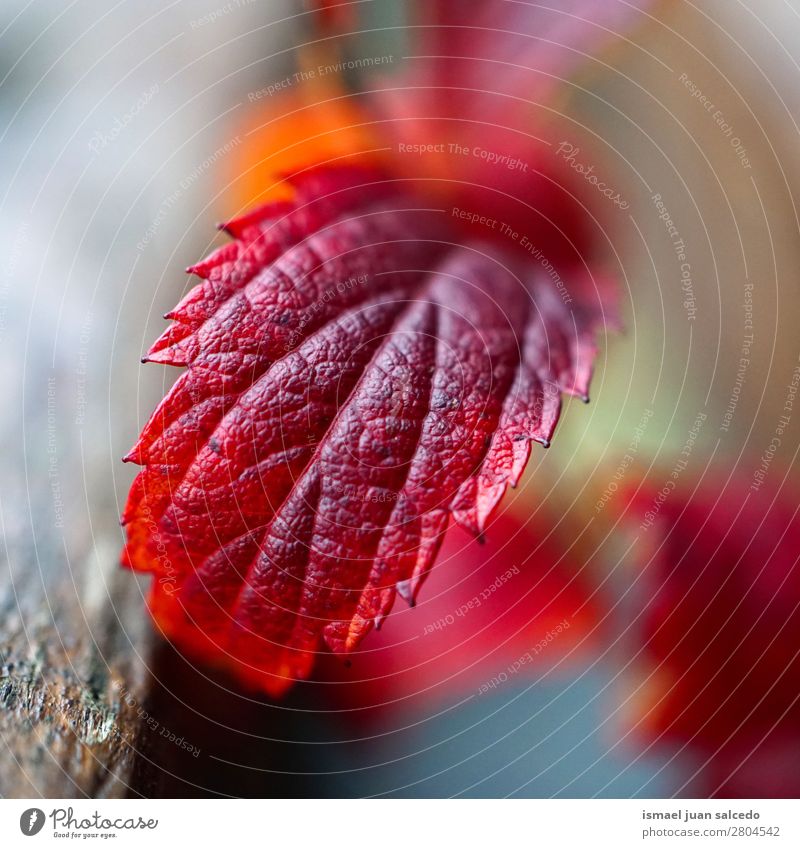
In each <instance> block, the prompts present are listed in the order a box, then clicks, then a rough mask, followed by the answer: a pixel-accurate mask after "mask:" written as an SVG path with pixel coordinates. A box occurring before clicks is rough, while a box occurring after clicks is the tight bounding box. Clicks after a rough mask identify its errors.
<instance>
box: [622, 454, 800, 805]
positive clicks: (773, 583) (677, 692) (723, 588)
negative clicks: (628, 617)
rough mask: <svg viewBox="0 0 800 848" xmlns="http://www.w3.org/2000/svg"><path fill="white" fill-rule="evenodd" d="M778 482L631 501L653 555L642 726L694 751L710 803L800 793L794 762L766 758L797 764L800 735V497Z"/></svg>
mask: <svg viewBox="0 0 800 848" xmlns="http://www.w3.org/2000/svg"><path fill="white" fill-rule="evenodd" d="M771 473H772V474H773V475H774V480H773V481H769V482H768V483H767V484H766V485H764V487H763V488H761V484H760V483H759V484H758V485H755V484H753V478H750V479H747V478H742V477H740V476H734V477H733V478H732V479H731V480H730V481H728V482H727V484H726V482H725V481H723V480H718V481H717V480H712V481H710V482H705V483H703V484H701V485H700V486H698V487H697V489H696V491H695V492H694V493H693V494H692V497H691V499H689V498H687V497H685V496H684V495H683V494H681V493H680V491H679V490H677V489H676V490H674V491H673V492H672V493H671V494H670V495H669V497H668V498H666V499H665V498H664V497H663V490H660V489H658V488H657V487H655V486H645V487H644V488H643V490H642V492H641V493H640V494H639V495H638V497H637V498H636V499H634V500H633V502H632V510H631V516H632V518H633V521H634V522H636V523H638V522H639V521H640V520H641V518H642V516H644V517H645V521H646V522H647V523H646V525H645V526H646V528H647V533H648V534H650V535H651V536H652V538H647V541H648V543H649V544H650V546H651V548H652V551H653V554H652V557H651V558H650V559H648V560H645V559H644V557H642V571H643V578H644V579H645V580H647V586H646V595H647V597H648V598H649V600H648V602H647V604H646V606H645V608H644V610H643V619H642V622H643V624H642V632H641V636H642V639H643V643H644V646H643V655H644V657H645V659H646V660H647V661H648V663H647V665H648V671H647V676H646V678H645V680H644V682H643V683H642V684H640V688H643V689H644V691H645V693H646V698H645V699H644V700H645V703H646V712H645V714H644V715H642V716H641V717H640V720H639V723H638V727H639V729H640V731H642V732H643V733H644V734H646V735H647V736H648V737H650V738H652V739H654V740H659V741H668V742H671V743H672V744H674V745H676V746H680V747H681V750H682V749H683V748H684V747H689V749H690V750H691V751H692V752H693V753H694V754H695V756H696V758H697V760H698V763H699V764H700V769H701V770H702V779H703V780H704V781H705V783H706V786H704V788H703V790H702V792H703V793H704V794H705V793H709V792H710V793H712V794H720V795H722V796H730V795H740V796H742V795H743V797H752V796H754V795H755V796H761V795H762V794H764V795H767V796H775V795H779V794H783V793H785V792H789V793H792V792H794V793H795V794H796V793H797V791H798V785H800V783H799V782H798V779H797V768H796V763H795V765H794V768H791V767H788V764H787V763H786V762H784V761H782V758H780V757H776V756H770V755H767V753H766V752H770V751H772V752H773V754H774V753H775V751H776V750H781V749H782V750H783V751H784V757H788V758H791V756H792V755H794V756H795V757H796V749H797V746H798V739H799V738H800V699H799V698H798V685H797V680H798V674H800V567H799V566H798V555H800V524H799V523H798V518H797V512H798V510H797V508H796V506H795V504H797V503H798V496H797V492H796V491H795V490H794V489H793V488H792V487H791V486H789V485H788V484H787V485H786V486H785V487H784V488H783V489H782V490H781V489H779V487H778V486H777V485H776V483H777V482H778V480H779V479H780V472H779V470H778V469H777V468H774V469H772V472H771ZM639 532H640V533H641V532H642V531H641V530H639ZM640 700H642V699H641V698H640ZM779 740H780V741H779ZM789 745H791V746H793V747H794V749H795V750H794V751H793V752H792V754H789V750H790V748H789ZM754 755H755V756H754ZM700 769H699V770H700ZM789 773H791V775H792V778H791V780H789V779H788V775H789ZM779 779H784V780H785V782H784V783H783V785H782V787H781V788H780V790H779V789H778V788H777V786H776V781H778V780H779Z"/></svg>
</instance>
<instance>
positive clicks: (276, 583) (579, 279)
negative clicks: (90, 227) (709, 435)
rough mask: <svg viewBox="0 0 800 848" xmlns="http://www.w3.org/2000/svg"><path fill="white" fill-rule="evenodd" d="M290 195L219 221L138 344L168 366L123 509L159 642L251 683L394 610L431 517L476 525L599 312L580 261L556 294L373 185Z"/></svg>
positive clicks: (278, 681)
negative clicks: (162, 326)
mask: <svg viewBox="0 0 800 848" xmlns="http://www.w3.org/2000/svg"><path fill="white" fill-rule="evenodd" d="M291 182H292V185H293V186H294V187H295V190H296V197H295V200H294V201H293V202H291V203H286V202H280V203H272V204H269V205H267V206H265V207H263V208H262V209H260V210H258V211H257V212H256V213H252V214H250V215H247V216H245V217H244V218H241V219H239V220H236V221H232V222H230V223H229V224H228V225H227V226H226V227H225V229H226V230H227V231H228V232H229V233H230V234H231V235H233V236H234V239H235V240H234V241H233V242H231V243H230V244H228V245H226V246H225V247H223V248H221V249H220V250H218V251H217V252H216V253H214V254H212V256H210V257H209V258H208V259H207V260H205V261H204V262H201V263H200V264H199V265H197V266H196V267H195V268H193V269H191V270H192V271H193V272H194V273H196V274H197V275H198V276H200V277H201V278H202V279H203V282H202V283H200V285H198V286H197V287H196V288H195V289H194V290H192V291H191V292H190V293H189V294H188V295H187V297H186V298H185V299H184V300H183V302H182V303H181V304H180V305H179V306H178V307H177V308H176V309H175V310H174V311H173V312H172V313H170V317H171V318H172V319H174V323H173V324H172V326H171V327H170V328H169V329H168V330H167V331H166V332H165V333H164V335H163V336H162V337H161V338H160V339H159V340H158V341H157V342H156V343H155V344H154V345H153V347H152V349H151V351H150V352H149V353H148V356H147V359H148V360H150V361H156V362H162V363H168V364H172V365H182V366H187V368H188V370H187V371H186V372H185V373H184V374H183V375H182V376H181V378H180V379H179V380H178V381H177V382H176V383H175V385H174V387H173V388H172V390H171V391H170V392H169V394H168V395H167V397H166V398H165V399H164V400H163V401H162V403H161V405H160V406H159V408H158V409H157V410H156V412H155V413H154V414H153V416H152V418H151V419H150V421H149V422H148V424H147V425H146V426H145V428H144V430H143V432H142V434H141V437H140V439H139V441H138V442H137V444H136V446H135V447H134V449H133V450H132V451H131V453H130V454H129V456H128V457H127V459H130V460H133V461H136V462H138V463H140V464H142V465H144V466H145V468H144V470H143V471H142V472H141V473H140V474H139V476H138V477H137V479H136V481H135V483H134V485H133V488H132V490H131V494H130V497H129V501H128V504H127V506H126V509H125V513H124V516H123V522H124V523H125V524H126V526H127V532H128V544H127V547H126V551H125V559H126V561H127V563H128V564H129V565H130V566H132V567H133V568H136V569H138V570H142V571H150V572H153V574H154V576H155V579H154V582H153V593H152V597H151V607H152V610H153V612H154V615H155V617H156V619H157V621H158V623H159V624H160V626H161V627H162V629H163V630H164V631H165V632H166V634H167V635H168V636H169V637H170V638H172V639H173V640H174V641H176V642H177V643H179V644H181V645H182V646H184V647H185V648H186V649H188V650H190V651H193V652H194V653H196V654H197V655H199V656H201V657H203V658H207V659H208V658H213V659H216V660H217V661H219V662H223V663H225V664H227V665H228V666H230V667H231V668H232V669H234V670H235V672H236V673H237V674H238V675H239V676H240V678H242V679H245V680H249V681H251V682H253V683H254V684H256V685H257V686H259V687H260V688H263V689H265V690H266V691H268V692H271V693H273V694H277V693H279V692H281V691H282V690H283V689H285V688H286V686H287V685H289V683H290V682H291V680H293V679H296V678H302V677H305V676H307V674H308V673H309V671H310V668H311V665H312V663H313V659H314V653H315V652H316V651H317V650H319V648H320V647H321V642H322V640H323V639H324V641H325V642H326V643H327V645H328V646H329V647H330V648H331V649H333V650H334V651H349V650H351V649H352V648H354V647H355V646H356V645H357V644H358V643H359V642H360V641H361V639H362V638H363V637H364V636H365V635H366V634H367V633H368V632H369V630H370V629H371V628H372V627H373V626H374V624H375V623H376V622H378V621H380V619H381V618H382V617H383V616H385V615H386V614H387V613H388V612H389V610H390V608H391V606H392V603H393V601H394V598H395V594H396V592H399V593H400V594H401V595H402V596H403V597H404V598H405V599H406V600H408V601H409V602H411V603H413V601H414V598H415V597H416V594H417V592H418V591H419V587H420V585H421V583H422V581H423V580H424V578H425V575H426V574H427V572H428V570H429V569H430V567H431V565H432V563H433V560H434V558H435V556H436V552H437V550H438V548H439V545H440V543H441V540H442V535H443V533H444V531H445V529H446V527H447V524H448V521H449V518H450V516H451V515H452V516H453V517H454V518H455V519H456V521H457V522H458V523H460V524H461V525H463V526H464V527H466V528H468V529H469V530H471V531H472V532H473V533H476V534H480V533H481V532H482V530H483V528H484V526H485V523H486V520H487V518H488V516H489V515H490V514H491V512H492V510H493V509H494V507H495V506H496V505H497V503H498V501H499V500H500V498H501V497H502V495H503V493H504V492H505V490H506V488H507V486H508V485H509V484H510V485H514V484H516V482H517V481H518V479H519V477H520V475H521V474H522V471H523V468H524V466H525V463H526V461H527V458H528V455H529V452H530V442H531V441H532V440H534V441H539V442H541V443H543V444H545V445H546V444H548V443H549V440H550V438H551V436H552V434H553V429H554V427H555V424H556V421H557V419H558V416H559V410H560V404H561V400H560V395H561V392H567V393H570V394H574V395H578V396H581V397H583V396H585V395H586V393H587V391H588V385H589V379H590V375H591V365H592V359H593V356H594V353H595V345H594V341H593V336H594V332H595V331H596V330H597V329H598V328H599V327H600V325H601V324H602V321H603V319H604V314H603V309H602V305H601V304H600V302H599V300H598V298H597V296H596V295H593V296H590V295H591V294H592V292H593V288H592V286H593V281H592V280H591V279H590V278H589V276H588V273H587V271H586V270H585V267H583V266H580V267H579V266H577V265H576V266H575V267H573V268H570V269H566V268H565V269H562V270H563V274H562V278H563V279H564V280H565V281H567V282H566V284H567V286H568V287H569V292H570V296H569V297H566V296H564V293H563V292H562V293H559V291H558V289H557V287H556V286H555V285H554V283H553V280H552V278H551V277H550V276H549V275H548V274H547V273H546V272H545V270H544V269H543V268H542V265H541V263H539V262H532V261H531V259H530V256H529V255H527V254H526V253H525V252H524V251H515V252H511V251H510V250H509V249H508V247H507V246H506V245H503V244H502V243H500V242H488V241H486V242H478V241H473V242H468V241H467V242H465V240H464V235H463V233H462V232H461V230H459V229H456V228H455V227H454V225H453V223H452V222H453V218H452V216H449V215H447V214H446V213H445V212H443V211H437V210H430V209H426V208H425V206H426V204H425V200H424V198H419V197H418V196H415V195H414V194H413V192H411V191H409V190H402V189H401V188H399V187H398V184H397V183H395V182H392V181H391V180H389V179H387V178H385V177H383V176H382V175H380V174H377V173H375V172H371V171H367V170H365V169H360V168H354V167H351V168H324V169H323V168H319V169H314V170H310V171H307V172H306V173H304V174H303V175H302V176H299V177H296V178H294V179H292V180H291ZM570 297H572V298H574V300H573V302H572V303H570V302H569V299H570ZM576 304H577V305H576Z"/></svg>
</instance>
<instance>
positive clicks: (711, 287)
mask: <svg viewBox="0 0 800 848" xmlns="http://www.w3.org/2000/svg"><path fill="white" fill-rule="evenodd" d="M356 5H357V6H358V7H359V8H358V10H357V11H358V18H357V22H356V23H355V24H354V23H352V22H348V23H346V24H341V26H342V27H343V29H344V30H345V31H346V32H349V31H350V30H352V29H355V30H358V32H357V33H356V34H354V35H343V36H341V37H336V36H329V37H327V38H328V39H329V40H331V41H333V42H335V45H334V49H335V51H336V54H337V55H338V56H339V57H340V59H342V60H347V59H350V60H353V59H359V58H362V59H363V58H364V57H384V59H386V57H391V58H390V60H389V61H384V62H383V63H382V64H381V65H380V67H372V68H370V67H369V66H368V63H364V62H361V63H353V62H352V61H351V62H350V65H351V66H350V67H347V66H346V67H343V68H342V69H341V70H339V71H337V72H335V73H333V74H332V76H333V77H335V79H332V80H330V84H331V86H337V87H338V86H343V87H349V88H351V89H353V90H356V89H367V90H368V89H369V88H370V86H371V85H374V84H377V83H376V80H377V79H379V78H380V79H385V75H386V74H396V73H402V72H403V69H404V68H406V67H407V66H408V65H409V64H410V63H411V64H413V62H414V61H415V60H414V58H410V57H413V55H414V50H415V41H414V39H415V37H416V32H415V30H414V28H413V27H409V26H408V24H409V21H410V7H411V4H406V3H391V2H388V0H365V2H362V3H359V4H356ZM315 22H316V17H315V14H314V13H312V12H311V11H310V10H309V9H307V8H306V6H304V5H302V4H300V3H297V2H288V1H287V2H277V0H230V2H227V3H222V2H220V0H178V2H172V3H162V2H150V0H137V2H135V3H134V2H132V0H120V2H117V3H114V4H109V3H101V2H99V0H74V2H66V0H65V2H59V3H51V2H45V1H44V0H30V2H21V0H5V2H4V3H3V4H2V9H0V191H1V192H2V200H1V201H0V216H1V218H2V226H0V346H2V356H1V357H0V379H2V398H3V400H4V403H3V408H2V416H0V428H1V429H0V439H2V472H1V474H2V477H1V478H0V518H2V536H3V549H2V553H3V557H4V560H5V562H4V565H3V570H2V572H0V574H2V580H0V604H1V606H0V738H2V745H1V746H0V794H2V795H3V796H17V797H33V796H37V795H40V794H41V795H44V796H75V795H96V796H105V795H131V796H139V795H163V796H194V795H199V794H211V795H251V796H258V795H263V796H293V795H300V796H308V797H317V796H363V795H381V796H386V795H388V796H398V797H409V796H424V797H428V796H435V797H440V796H478V797H498V796H517V797H551V796H564V797H595V796H599V797H631V796H642V797H671V796H682V795H683V796H700V797H705V796H711V795H733V796H735V795H742V796H745V797H746V796H748V795H757V794H767V795H769V794H789V795H792V794H795V793H797V792H798V791H800V787H799V786H798V785H797V777H796V775H795V776H794V777H792V775H793V772H794V769H793V768H792V765H791V764H792V763H793V762H796V755H797V754H798V753H800V720H798V715H797V714H798V698H800V686H799V684H798V680H800V677H799V676H798V675H797V673H796V672H797V671H798V669H797V658H798V651H800V626H798V625H800V621H798V618H797V609H798V602H800V588H798V578H797V555H798V554H799V553H800V541H798V540H800V530H799V529H798V525H797V519H796V510H797V507H798V504H800V500H799V499H798V491H800V483H798V480H797V475H796V462H797V451H798V448H800V401H798V400H796V394H797V391H798V386H800V370H798V369H800V335H798V331H797V322H798V317H800V288H798V279H797V271H796V268H797V266H798V262H800V238H798V235H799V226H798V225H799V222H798V209H797V198H798V190H799V189H800V164H799V163H800V160H798V157H797V155H796V149H797V144H798V140H799V137H800V128H798V119H799V118H800V86H798V84H797V83H798V79H800V66H799V65H798V60H799V59H800V3H798V2H797V1H796V0H737V2H735V3H734V2H730V0H698V2H694V3H691V2H688V0H664V2H661V3H656V4H654V5H653V6H652V7H651V8H650V9H649V11H648V12H647V13H638V14H637V17H636V22H635V26H633V27H632V28H631V29H630V31H627V32H626V33H625V35H624V36H623V37H621V38H618V39H612V41H613V43H609V44H607V45H606V47H605V48H604V49H603V51H602V52H601V53H599V54H598V57H597V58H591V59H587V61H586V62H583V63H579V66H578V67H576V68H575V71H574V73H571V74H570V82H569V83H563V85H560V86H559V87H558V89H557V92H556V94H555V95H554V96H553V98H552V100H550V101H549V105H548V106H547V109H546V110H544V112H546V113H547V114H544V113H543V116H542V121H543V122H549V126H550V129H551V130H552V132H553V133H562V134H563V138H564V139H566V140H567V141H570V142H571V143H572V144H573V145H575V146H578V145H576V144H575V140H576V139H581V141H580V142H579V143H578V144H579V146H580V152H579V154H578V155H577V161H579V162H582V163H585V164H586V165H587V166H588V165H589V164H593V165H594V167H595V171H596V173H600V174H602V175H603V177H604V179H605V181H606V182H607V183H608V184H609V185H612V186H613V187H614V189H615V190H616V192H617V193H618V195H619V198H620V200H621V201H622V203H624V206H622V205H620V204H616V205H614V204H604V205H602V206H601V209H602V212H601V213H598V214H602V215H603V216H604V217H603V220H604V226H603V232H604V233H605V235H606V243H605V244H604V245H603V252H604V254H605V260H604V261H605V262H606V263H607V265H608V267H609V268H610V269H611V270H612V271H613V272H614V273H615V274H616V275H617V276H618V277H619V279H620V281H621V294H622V304H623V318H624V324H625V329H624V332H623V333H622V334H620V335H611V334H609V336H608V338H606V339H604V340H603V344H602V347H601V353H600V356H599V363H598V368H597V372H596V375H595V381H594V384H593V395H592V402H591V404H590V405H589V406H588V407H583V405H582V404H580V403H576V402H571V403H568V404H567V406H566V409H565V412H564V416H563V419H562V421H561V423H560V425H559V431H558V436H557V439H556V442H555V444H554V446H553V448H552V449H551V450H550V451H547V452H545V451H534V453H533V457H532V460H531V463H530V465H529V468H528V470H527V472H526V474H525V477H524V480H523V483H522V484H521V485H520V487H519V489H518V490H516V491H515V492H514V493H513V496H511V497H508V498H506V500H505V501H504V502H503V504H502V506H501V509H500V511H499V513H498V517H497V519H496V521H495V525H494V527H493V528H492V530H491V531H490V533H489V538H488V542H487V544H486V545H485V546H482V547H481V546H478V545H476V544H475V543H474V542H473V541H472V540H471V539H470V538H469V537H468V536H467V535H466V534H465V533H463V532H462V531H460V530H459V529H454V530H452V531H451V532H450V534H449V536H448V540H447V543H446V548H445V551H444V552H443V554H442V556H441V558H440V560H439V562H438V564H437V566H436V568H435V569H434V573H433V575H432V576H431V579H430V581H429V582H428V583H427V584H426V588H425V591H424V592H423V596H422V597H421V600H420V603H419V605H418V606H417V608H416V609H414V610H405V609H404V610H399V609H398V610H397V611H396V612H395V613H394V614H393V615H392V617H391V618H390V620H389V621H387V623H386V625H385V628H384V630H383V631H382V632H381V633H380V634H375V636H374V637H370V639H368V640H367V641H366V642H365V644H364V646H363V648H364V649H363V650H362V651H360V652H358V653H357V654H356V655H354V656H353V657H352V658H351V660H350V661H349V662H348V663H347V664H344V663H342V662H341V660H339V659H336V658H333V657H325V658H323V661H322V662H321V663H320V667H319V670H318V673H317V675H316V677H315V679H313V680H311V681H308V682H306V683H304V684H302V685H300V686H298V687H297V688H296V689H295V690H294V691H293V692H292V693H291V695H290V696H289V697H288V699H286V700H285V701H282V702H280V703H271V702H269V701H268V700H266V699H263V698H260V697H257V696H255V695H253V694H252V693H247V692H244V691H241V690H239V689H238V688H237V687H236V686H235V685H234V684H233V682H232V681H230V680H227V679H225V678H224V677H223V676H221V675H219V674H216V673H214V672H211V671H209V670H207V669H204V668H199V667H195V666H193V665H192V664H191V663H189V662H188V661H186V660H184V659H183V658H181V657H180V656H179V654H178V653H177V652H176V651H174V650H173V649H172V648H170V647H169V646H168V645H166V644H165V643H163V642H161V641H160V640H159V639H158V637H156V636H155V635H154V634H153V632H152V628H151V626H150V623H149V620H148V617H147V614H146V612H145V608H144V593H145V591H146V580H143V579H140V578H137V577H136V576H135V575H133V574H131V573H129V572H123V571H121V570H120V569H119V567H118V558H119V551H120V548H121V546H122V542H123V533H122V530H121V528H120V527H119V523H118V518H119V514H120V512H121V509H122V505H123V503H124V498H125V496H126V494H127V490H128V488H129V487H130V484H131V481H132V479H133V476H134V470H133V469H131V468H130V467H129V466H124V465H122V463H121V462H120V458H121V457H122V456H123V455H124V454H125V453H126V452H127V451H128V449H129V448H130V446H131V444H133V442H134V440H135V438H136V435H137V433H138V432H139V430H140V429H141V426H142V424H143V423H144V421H145V420H146V418H147V417H148V416H149V414H150V412H151V411H152V409H153V408H154V407H155V405H156V403H157V402H158V400H159V399H160V398H161V397H162V395H163V393H164V391H165V389H166V388H167V387H168V385H169V383H170V382H171V381H172V380H174V378H175V375H176V373H177V372H176V369H165V368H160V367H156V366H149V367H145V366H142V365H140V364H139V359H140V357H141V356H142V355H143V353H144V352H145V350H146V349H147V347H148V346H149V344H150V343H151V341H152V340H153V339H155V338H156V337H157V335H159V334H160V332H161V331H162V329H163V326H164V320H163V318H162V315H163V314H164V313H165V312H166V311H167V310H168V309H170V308H171V307H172V306H173V305H174V304H175V303H176V302H177V301H178V300H179V299H180V297H181V296H182V295H183V294H184V293H185V292H186V291H187V290H188V287H190V286H191V285H192V282H191V280H190V279H189V278H188V277H186V276H185V275H184V274H183V269H184V268H185V267H186V266H188V265H190V264H192V263H193V262H196V261H198V260H199V259H200V258H201V257H202V256H204V255H205V254H206V253H207V252H208V251H209V249H210V248H212V247H213V246H215V245H216V244H219V243H223V241H224V239H223V238H222V237H221V236H218V235H217V231H216V230H215V224H216V222H218V221H219V220H223V219H225V218H227V217H230V216H231V215H233V214H236V213H238V212H240V211H242V209H243V208H246V207H248V206H249V205H251V204H252V203H254V202H255V201H256V200H257V199H258V198H259V197H260V196H262V195H263V193H264V192H265V191H266V190H267V188H268V186H266V185H264V184H263V174H264V173H265V172H266V169H265V170H264V171H262V170H259V168H258V167H257V166H258V163H259V161H260V159H261V158H262V157H263V154H262V153H261V152H260V151H261V149H262V147H261V146H262V145H264V144H268V143H269V138H270V130H269V129H267V130H266V131H264V126H265V125H267V126H268V124H269V122H270V121H271V120H272V118H274V117H275V115H276V110H278V111H277V114H280V109H281V108H282V107H281V106H280V99H279V98H280V97H281V95H287V94H288V95H292V96H299V97H302V91H303V88H302V87H303V85H304V83H303V82H297V81H296V80H295V77H294V76H293V75H294V74H295V72H296V71H297V70H298V68H300V67H301V66H302V65H301V59H300V52H299V51H300V49H301V48H302V47H303V46H304V45H306V48H307V45H308V44H309V43H310V42H313V43H316V42H317V41H319V40H320V39H321V36H320V35H319V34H318V31H317V30H316V29H315V28H314V27H315ZM328 46H329V47H330V46H331V45H328ZM287 80H288V81H289V82H288V83H287V82H286V81H287ZM287 89H289V90H291V91H288V92H287ZM722 717H724V718H725V721H724V722H723V723H722V725H724V726H722V725H721V724H720V720H721V718H722ZM768 778H769V779H768Z"/></svg>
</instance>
